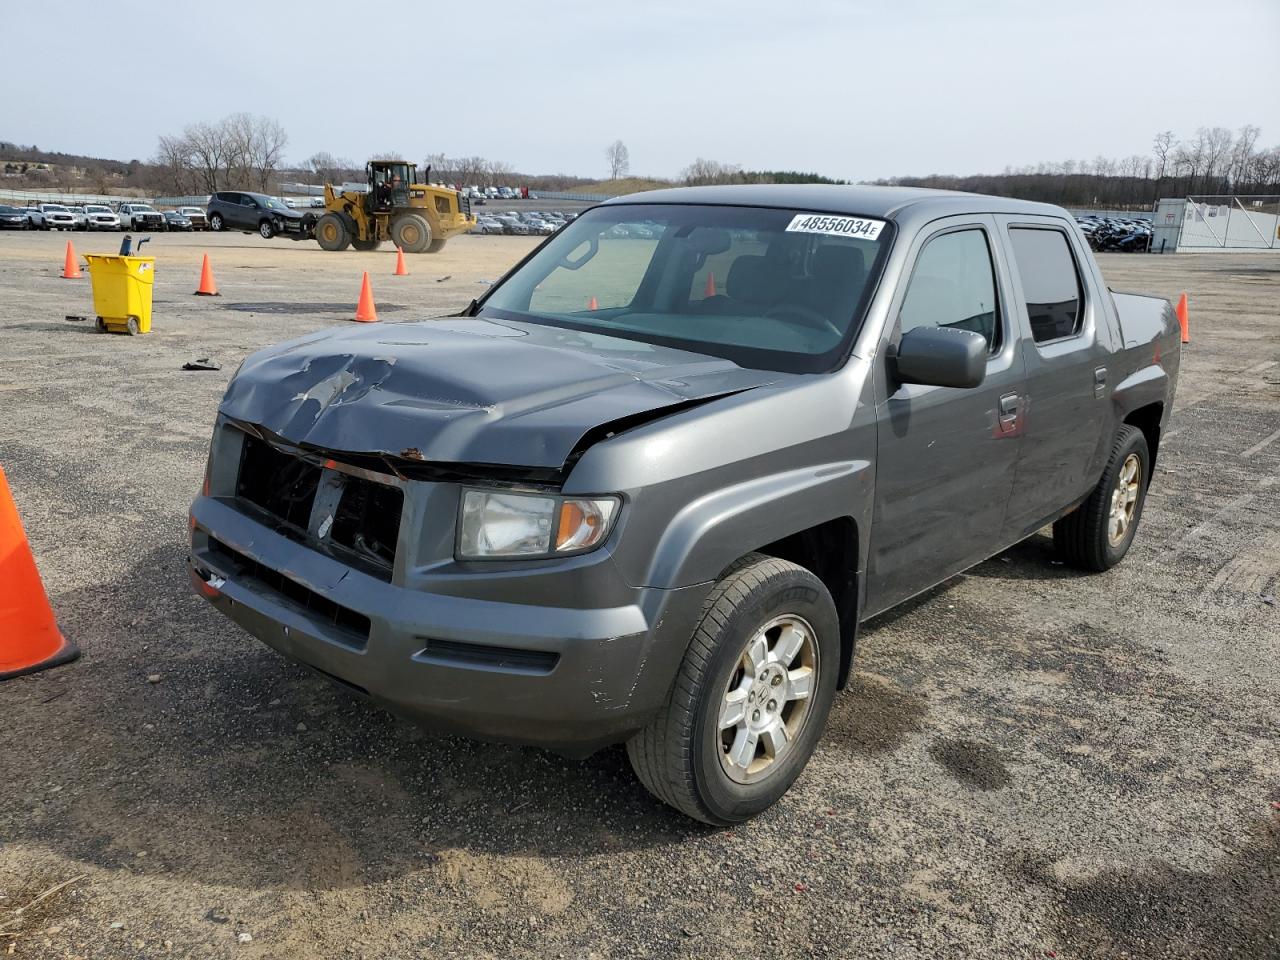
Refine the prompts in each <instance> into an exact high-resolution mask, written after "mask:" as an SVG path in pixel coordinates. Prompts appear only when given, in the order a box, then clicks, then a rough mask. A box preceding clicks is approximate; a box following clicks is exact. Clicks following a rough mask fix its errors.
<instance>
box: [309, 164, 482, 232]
mask: <svg viewBox="0 0 1280 960" xmlns="http://www.w3.org/2000/svg"><path fill="white" fill-rule="evenodd" d="M364 169H365V175H366V178H367V180H368V184H367V185H362V184H356V185H355V186H354V188H353V187H352V185H351V184H343V188H335V187H334V186H333V184H331V183H326V184H325V185H324V207H325V212H324V215H323V216H322V217H321V218H320V219H319V221H317V222H316V226H315V238H316V241H317V242H318V243H319V244H320V246H321V247H322V248H324V249H325V250H345V249H347V247H355V248H356V249H357V250H377V249H378V245H379V244H380V243H382V241H383V240H390V241H391V242H392V243H394V244H395V245H396V246H397V247H399V248H400V249H401V250H403V251H404V252H405V253H436V252H437V251H438V250H440V248H441V247H443V246H444V245H445V241H446V240H448V239H449V238H450V237H452V236H455V235H456V234H459V233H465V232H466V231H468V230H470V229H471V228H472V227H474V226H475V223H476V221H475V217H473V216H472V215H471V201H470V200H468V199H467V198H466V197H464V196H462V194H461V193H459V192H458V191H457V190H450V189H448V188H446V187H433V186H431V185H430V184H428V183H418V182H417V179H416V173H417V166H416V165H415V164H412V163H406V162H405V161H403V160H372V161H370V162H369V163H367V164H365V168H364ZM430 172H431V168H430V167H427V173H428V175H429V174H430ZM423 179H424V180H425V179H426V177H424V178H423ZM344 188H345V189H344Z"/></svg>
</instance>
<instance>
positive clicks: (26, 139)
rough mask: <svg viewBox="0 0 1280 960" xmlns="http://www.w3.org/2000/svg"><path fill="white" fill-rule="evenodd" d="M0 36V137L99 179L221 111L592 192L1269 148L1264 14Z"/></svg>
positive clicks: (118, 17)
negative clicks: (1184, 139) (79, 164)
mask: <svg viewBox="0 0 1280 960" xmlns="http://www.w3.org/2000/svg"><path fill="white" fill-rule="evenodd" d="M1207 21H1211V23H1210V24H1208V28H1207V29H1204V30H1200V29H1198V26H1197V25H1198V24H1201V23H1206V22H1207ZM0 25H3V33H4V35H5V37H6V42H5V44H4V57H3V63H2V65H0V84H3V86H0V140H10V141H16V142H19V143H26V144H30V143H35V144H37V145H38V146H40V147H42V148H44V149H49V150H62V151H66V152H70V153H83V154H89V155H94V156H101V157H111V158H116V159H121V160H128V159H132V158H137V159H146V158H149V157H151V156H152V155H153V154H154V152H155V148H156V138H157V136H158V135H160V134H162V133H176V132H179V131H180V130H181V129H182V127H183V125H184V124H187V123H190V122H192V121H197V120H216V119H218V118H220V117H222V116H225V115H226V114H229V113H233V112H237V111H246V112H249V113H255V114H263V115H266V116H270V117H274V118H275V119H277V120H279V121H280V122H281V123H282V124H283V125H284V127H285V128H286V130H287V131H288V133H289V149H288V151H287V156H288V158H289V159H291V160H295V161H302V160H304V159H305V158H306V157H307V156H309V155H310V154H312V153H314V152H315V151H317V150H329V151H331V152H333V153H335V154H338V155H340V156H344V157H347V158H350V159H352V160H356V161H363V160H365V159H366V158H367V156H368V155H369V154H371V153H376V152H384V151H397V152H401V153H403V154H405V155H406V156H407V157H408V158H410V159H414V160H421V158H422V157H423V156H425V155H426V154H427V153H434V152H444V153H448V154H451V155H472V154H479V155H481V156H485V157H489V158H490V159H500V160H505V161H507V162H508V163H510V164H511V165H512V166H514V167H515V168H516V169H518V170H521V171H525V172H530V173H557V172H563V173H572V174H579V175H583V176H593V177H594V176H601V177H602V176H605V175H606V173H607V169H606V166H605V161H604V148H605V146H606V145H607V144H608V143H610V142H611V141H612V140H614V139H615V138H621V139H622V140H623V142H625V143H626V144H627V146H628V148H629V149H630V152H631V170H632V172H633V173H634V174H641V175H644V174H648V175H654V176H673V175H675V174H677V173H678V172H679V171H680V169H681V168H682V167H684V166H685V165H686V164H688V163H689V162H690V161H692V160H693V159H694V158H695V157H699V156H701V157H705V158H707V159H713V160H718V161H721V162H725V163H737V164H741V165H743V166H744V167H747V168H751V169H798V170H810V171H817V172H820V173H823V174H826V175H828V176H833V177H840V178H847V179H853V180H861V179H872V178H877V177H883V176H892V175H895V174H924V173H933V172H937V173H976V172H990V173H997V172H999V171H1001V170H1003V169H1004V168H1005V166H1007V165H1014V166H1017V165H1020V164H1026V163H1034V162H1036V161H1040V160H1063V159H1069V158H1070V159H1083V158H1092V157H1094V156H1097V155H1099V154H1102V155H1106V156H1112V157H1118V156H1126V155H1129V154H1133V153H1142V154H1145V153H1147V152H1148V150H1149V148H1150V143H1151V138H1152V136H1153V135H1154V134H1155V133H1156V132H1157V131H1159V130H1163V129H1173V130H1175V131H1177V132H1178V133H1179V134H1181V135H1189V134H1191V133H1192V132H1194V130H1195V128H1196V127H1198V126H1215V125H1217V126H1226V127H1231V128H1233V129H1234V128H1237V127H1239V126H1241V125H1242V124H1245V123H1254V124H1258V125H1260V126H1261V127H1262V128H1263V130H1262V143H1263V144H1264V145H1272V144H1276V143H1280V0H1213V2H1212V3H1209V2H1206V0H1194V2H1193V0H1160V2H1139V0H1062V2H1056V3H1049V2H1042V0H955V2H943V0H896V2H893V0H790V2H787V0H645V2H636V0H629V2H623V0H617V2H610V0H542V2H540V3H531V2H528V0H524V2H506V0H501V2H484V0H472V2H470V3H449V4H438V3H430V4H429V3H413V2H410V0H401V2H399V3H395V4H391V3H383V2H379V0H365V2H362V3H351V2H339V0H311V2H307V3H290V2H276V0H255V2H241V0H215V2H213V3H200V4H197V3H189V2H184V0H173V2H161V3H147V4H143V5H141V6H137V5H123V6H122V5H119V4H114V3H104V2H101V0H92V2H90V0H60V2H58V3H49V2H40V3H37V2H21V3H19V2H17V0H3V11H2V12H0Z"/></svg>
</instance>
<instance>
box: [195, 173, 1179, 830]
mask: <svg viewBox="0 0 1280 960" xmlns="http://www.w3.org/2000/svg"><path fill="white" fill-rule="evenodd" d="M1179 339H1180V338H1179V331H1178V326H1177V322H1176V320H1175V317H1174V313H1173V311H1172V309H1171V308H1170V306H1169V304H1168V303H1167V302H1166V301H1164V300H1160V299H1154V298H1148V297H1142V296H1136V295H1130V294H1120V293H1112V292H1110V291H1109V290H1108V289H1107V287H1106V286H1105V284H1104V283H1103V279H1102V276H1101V274H1100V273H1099V271H1098V267H1097V265H1096V264H1095V262H1094V260H1093V257H1092V256H1091V254H1090V251H1089V248H1088V246H1087V245H1086V244H1085V242H1084V238H1083V237H1082V236H1081V235H1080V233H1079V231H1078V230H1077V228H1076V226H1075V224H1074V222H1073V221H1072V219H1071V217H1070V216H1069V215H1068V214H1067V213H1066V212H1065V211H1063V210H1061V209H1059V208H1057V207H1053V206H1045V205H1041V204H1033V203H1025V202H1020V201H1014V200H1004V199H997V198H992V197H984V196H976V195H968V194H958V193H947V192H939V191H917V190H906V189H896V188H872V187H828V186H749V187H748V186H743V187H705V188H692V189H682V190H665V191H656V192H652V193H645V194H642V195H639V196H632V197H624V198H621V199H618V200H614V201H610V202H608V203H605V204H603V205H601V206H598V207H595V208H593V209H592V210H590V211H588V212H586V213H584V214H583V215H582V216H581V217H579V218H578V219H577V220H575V221H574V222H573V223H571V224H569V225H568V226H567V227H565V228H564V229H562V230H560V231H559V232H558V233H557V234H556V235H555V236H553V237H551V238H550V239H548V240H547V241H546V242H544V243H543V244H542V245H541V246H539V247H538V248H537V249H535V250H534V251H533V252H532V253H531V254H529V256H527V257H526V258H525V259H524V260H523V261H521V262H520V263H519V264H518V265H517V266H516V267H515V268H514V269H513V270H512V271H511V272H510V273H508V274H507V275H506V276H505V277H504V278H503V279H502V280H501V281H500V282H498V283H497V284H496V285H495V286H493V287H492V289H490V290H489V291H488V292H487V293H486V294H485V296H484V297H483V298H481V299H480V300H479V301H477V302H474V303H472V304H471V306H470V307H469V308H468V309H467V310H465V311H463V313H462V314H460V315H458V316H455V317H447V318H440V319H435V320H428V321H419V322H412V323H397V324H382V325H380V326H363V325H356V326H351V327H347V328H343V329H337V330H333V329H331V330H325V331H322V332H319V333H315V334H312V335H309V336H305V337H301V338H299V339H296V340H292V341H290V342H288V343H284V344H281V345H279V346H275V347H269V348H267V349H264V350H261V351H259V352H258V353H255V354H253V355H252V356H250V357H249V358H248V359H247V360H246V361H245V362H244V364H243V365H242V367H241V368H240V370H239V371H238V372H237V374H236V376H235V377H234V378H233V379H232V381H231V383H230V385H229V387H228V389H227V393H226V396H225V398H224V400H223V401H222V404H221V407H220V409H219V413H218V418H217V423H216V426H215V428H214V434H213V441H212V445H211V451H210V458H209V466H208V473H207V477H206V481H205V484H204V489H203V491H202V493H201V495H200V496H199V497H198V499H197V500H196V501H195V503H194V504H193V506H192V508H191V530H192V544H191V556H190V568H191V575H192V580H193V584H194V586H195V588H196V590H197V591H198V592H199V593H200V594H201V595H203V596H204V597H206V598H207V599H208V600H209V601H210V602H211V603H213V604H214V605H215V606H216V607H217V608H218V609H220V610H221V611H223V612H224V613H225V614H226V615H227V616H229V617H231V618H232V619H233V620H235V621H236V622H237V623H239V624H240V625H242V626H243V627H244V628H245V629H247V630H248V631H249V632H250V633H252V634H254V635H255V636H257V637H259V638H261V639H262V640H263V641H265V642H266V643H268V644H270V645H271V646H272V647H275V648H276V649H277V650H279V651H281V652H283V653H285V654H287V655H288V656H290V657H293V658H295V659H296V660H298V661H300V662H302V663H304V664H306V665H308V666H309V667H312V668H314V669H315V670H316V671H318V672H320V673H322V674H324V675H325V676H327V677H329V678H330V679H332V680H334V681H336V682H337V683H339V684H341V685H343V686H344V687H346V688H348V689H350V690H353V691H356V692H357V693H359V694H362V695H364V696H367V697H369V698H371V699H372V700H373V701H375V702H377V703H380V704H383V705H385V706H386V707H388V708H390V709H392V710H394V711H397V712H399V713H402V714H405V715H408V716H411V717H413V718H416V719H418V720H421V721H423V722H425V723H427V724H429V725H431V726H433V727H436V728H440V729H444V730H450V731H455V732H460V733H463V734H466V735H470V736H475V737H481V738H490V739H496V740H502V741H508V742H516V743H527V744H537V745H541V746H545V747H548V748H551V749H554V750H558V751H561V752H563V753H567V754H571V755H573V754H577V755H584V754H586V753H589V752H591V751H593V750H596V749H598V748H600V747H602V746H605V745H607V744H610V743H617V742H623V741H625V742H626V744H627V752H628V755H629V756H630V759H631V762H632V765H633V767H634V768H635V771H636V773H637V774H638V775H639V778H640V780H641V781H642V782H643V783H644V785H645V786H646V787H647V788H648V789H649V790H650V791H651V792H652V793H653V794H654V795H655V796H657V797H658V798H659V799H661V800H663V801H665V802H667V803H669V804H671V805H673V806H675V807H677V808H678V809H680V810H682V811H684V812H685V813H686V814H688V815H690V816H692V817H696V818H698V819H700V820H704V821H707V822H709V823H716V824H727V823H734V822H738V821H742V820H745V819H747V818H749V817H751V816H753V815H755V814H757V813H759V812H760V811H762V810H764V809H765V808H767V807H768V806H770V805H771V804H772V803H774V802H775V801H776V800H778V798H779V797H781V796H782V794H783V793H784V792H785V791H786V790H787V789H788V788H789V787H790V785H791V784H792V782H793V781H794V780H795V779H796V777H797V776H798V775H799V774H800V772H801V770H802V769H803V768H804V766H805V764H806V762H807V761H808V759H809V757H810V755H811V753H812V752H813V749H814V746H815V743H816V742H817V740H818V738H819V736H820V735H821V733H822V728H823V725H824V723H825V721H826V718H827V714H828V711H829V709H830V707H831V703H832V700H833V698H834V696H835V693H836V691H837V690H838V689H840V688H841V687H843V686H844V685H845V683H846V681H847V679H848V677H849V673H850V667H851V663H852V661H853V655H854V646H855V642H856V640H857V635H858V624H859V623H860V622H862V621H865V620H866V619H867V618H869V617H872V616H874V615H875V614H878V613H880V612H882V611H884V610H887V609H888V608H890V607H892V606H894V605H895V604H898V603H901V602H902V601H904V600H906V599H908V598H910V597H912V596H915V595H916V594H919V593H921V592H922V591H924V590H927V589H929V588H930V587H932V586H934V585H935V584H937V583H939V582H941V581H943V580H945V579H946V578H948V577H951V576H952V575H954V574H956V573H959V572H960V571H962V570H964V569H965V568H966V567H969V566H972V565H973V564H975V563H978V562H979V561H981V560H983V559H984V558H987V557H990V556H992V555H993V554H995V553H998V552H999V551H1001V550H1004V549H1005V548H1007V547H1009V546H1011V545H1012V544H1015V543H1017V542H1018V541H1020V540H1022V539H1024V538H1026V537H1028V536H1031V535H1032V534H1034V533H1036V532H1037V531H1038V530H1040V529H1041V528H1043V527H1044V526H1046V525H1047V524H1052V525H1053V536H1054V540H1055V541H1056V543H1057V546H1058V548H1059V550H1060V552H1061V555H1062V557H1063V558H1064V559H1065V560H1066V561H1067V562H1069V563H1070V564H1072V565H1074V566H1076V567H1079V568H1081V569H1084V570H1094V571H1101V570H1106V569H1107V568H1108V567H1110V566H1112V565H1113V564H1115V563H1117V562H1119V561H1120V559H1121V558H1122V557H1123V556H1124V555H1125V553H1126V551H1127V550H1128V549H1129V546H1130V544H1131V543H1132V541H1133V537H1134V532H1135V530H1136V529H1137V525H1138V521H1139V519H1140V517H1141V515H1142V505H1143V499H1144V495H1145V493H1146V488H1147V484H1148V482H1149V480H1150V478H1151V476H1152V467H1153V465H1154V462H1155V457H1156V451H1157V448H1158V445H1159V439H1160V435H1161V432H1162V430H1163V429H1164V428H1165V426H1166V424H1167V423H1168V420H1169V416H1170V411H1171V407H1172V399H1173V393H1174V388H1175V384H1176V380H1177V372H1178V360H1179Z"/></svg>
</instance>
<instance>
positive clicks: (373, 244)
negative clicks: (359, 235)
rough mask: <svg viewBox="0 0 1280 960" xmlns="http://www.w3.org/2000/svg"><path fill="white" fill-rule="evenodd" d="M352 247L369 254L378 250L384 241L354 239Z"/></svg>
mask: <svg viewBox="0 0 1280 960" xmlns="http://www.w3.org/2000/svg"><path fill="white" fill-rule="evenodd" d="M351 245H352V246H353V247H355V248H356V249H357V250H359V251H361V252H362V253H368V252H369V251H370V250H377V249H378V247H380V246H382V241H381V240H357V239H355V238H354V237H352V239H351Z"/></svg>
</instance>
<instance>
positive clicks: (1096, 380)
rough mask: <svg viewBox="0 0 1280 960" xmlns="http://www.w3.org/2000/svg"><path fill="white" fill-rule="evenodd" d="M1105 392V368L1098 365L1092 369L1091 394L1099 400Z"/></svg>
mask: <svg viewBox="0 0 1280 960" xmlns="http://www.w3.org/2000/svg"><path fill="white" fill-rule="evenodd" d="M1106 392H1107V368H1106V367H1098V369H1096V370H1094V371H1093V395H1094V396H1095V397H1097V398H1098V399H1099V400H1101V399H1102V397H1103V395H1104V394H1105V393H1106Z"/></svg>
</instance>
